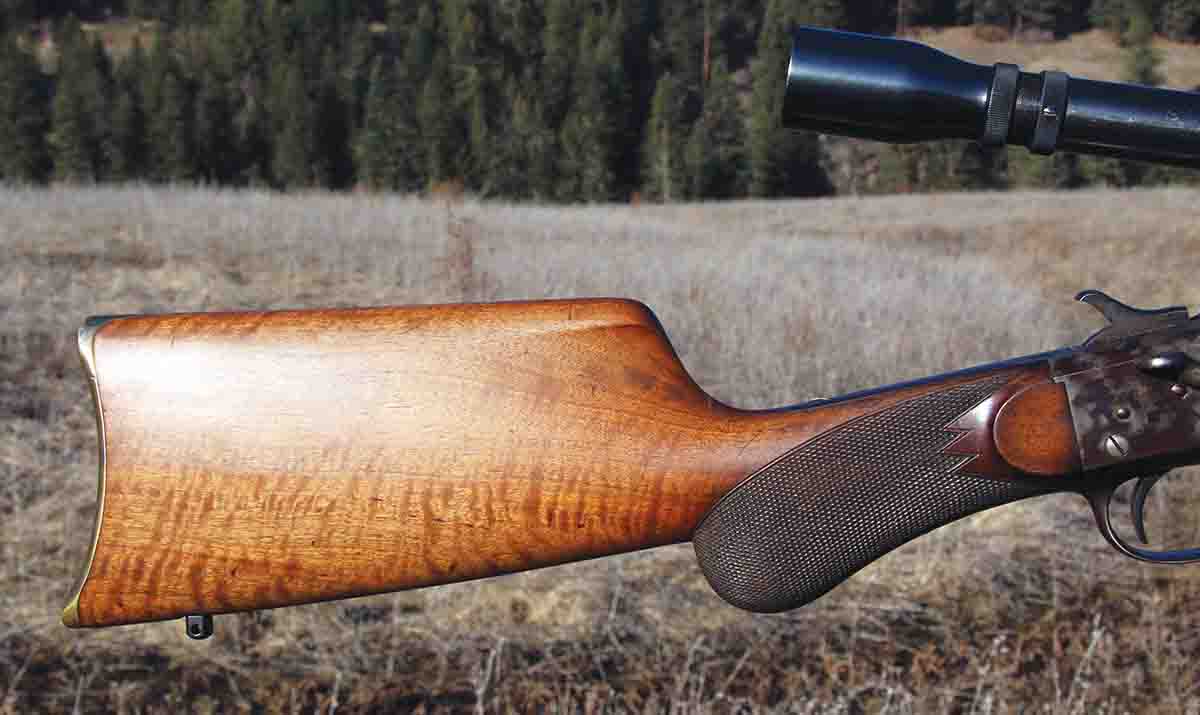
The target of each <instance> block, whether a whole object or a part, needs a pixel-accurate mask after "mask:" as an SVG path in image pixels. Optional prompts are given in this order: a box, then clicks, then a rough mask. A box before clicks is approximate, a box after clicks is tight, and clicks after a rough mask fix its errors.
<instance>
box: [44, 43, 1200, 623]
mask: <svg viewBox="0 0 1200 715" xmlns="http://www.w3.org/2000/svg"><path fill="white" fill-rule="evenodd" d="M906 63H907V64H906ZM1006 67H1010V66H1006V65H998V66H996V67H995V68H990V69H989V68H980V67H979V66H977V65H969V64H968V63H963V62H960V61H959V60H955V59H953V58H950V57H949V56H947V55H943V54H942V53H939V52H937V51H935V50H932V49H930V48H927V47H924V46H921V45H918V44H916V43H911V42H904V41H898V40H891V39H885V38H873V37H868V36H862V35H852V34H849V33H836V32H830V31H820V30H810V29H802V30H799V31H797V33H796V43H795V47H794V49H793V52H792V58H791V65H790V68H789V73H788V87H787V93H786V98H785V101H784V116H785V121H786V122H787V123H788V124H789V125H791V126H796V127H811V128H817V129H821V130H824V131H830V130H837V131H841V132H844V133H851V134H855V135H858V136H870V137H872V138H878V139H887V140H891V141H902V140H903V141H907V140H911V139H921V140H924V139H930V138H935V137H938V138H940V137H963V136H965V135H967V134H969V135H970V137H972V138H975V139H982V140H985V141H990V142H993V143H995V142H997V141H998V140H999V139H1000V138H1003V139H1004V141H1005V142H1010V143H1020V144H1024V145H1026V146H1030V147H1031V148H1032V149H1034V150H1036V151H1046V150H1050V151H1053V150H1054V149H1055V148H1057V147H1069V148H1072V149H1075V150H1080V151H1092V150H1096V151H1100V152H1102V153H1108V154H1112V155H1118V156H1124V157H1127V158H1153V159H1155V160H1161V161H1167V162H1172V163H1179V164H1185V165H1193V166H1194V165H1197V163H1200V160H1198V157H1200V98H1197V97H1195V96H1194V95H1190V94H1187V93H1182V92H1170V91H1167V90H1159V89H1153V88H1140V87H1128V86H1125V85H1105V86H1112V87H1117V88H1119V89H1118V90H1113V91H1112V92H1108V91H1107V90H1105V91H1101V89H1104V88H1103V87H1102V88H1101V89H1096V87H1097V86H1099V85H1103V83H1088V81H1087V80H1072V79H1069V78H1068V79H1067V80H1066V82H1065V85H1064V84H1063V82H1062V80H1061V78H1057V79H1056V78H1048V77H1049V75H1051V74H1052V73H1043V75H1041V76H1040V77H1038V76H1033V75H1026V74H1024V73H1021V72H1019V70H1018V71H1017V73H1016V75H1015V83H1014V81H1013V77H1014V75H1013V72H1012V71H1011V70H1009V69H1005V68H1006ZM1048 87H1049V88H1048ZM1064 87H1065V89H1064ZM1080 87H1082V88H1083V89H1079V88H1080ZM1006 88H1008V89H1006ZM1077 92H1082V94H1083V97H1084V100H1083V101H1080V102H1076V100H1075V98H1076V96H1077ZM1064 94H1065V97H1066V99H1061V97H1062V96H1063V95H1064ZM1035 96H1036V97H1037V102H1038V104H1037V105H1036V106H1034V100H1033V98H1034V97H1035ZM855 97H859V98H860V99H858V100H855V99H854V98H855ZM1006 103H1011V106H1010V107H1009V109H1010V110H1011V111H1006V110H1005V109H1004V106H1003V105H1004V104H1006ZM1122 103H1125V104H1128V105H1129V106H1125V104H1122ZM931 106H936V107H941V110H940V111H939V113H938V114H937V115H936V116H937V120H936V121H935V122H930V121H928V117H927V116H922V115H921V114H920V112H921V111H923V109H924V108H926V107H931ZM1155 107H1157V109H1155ZM1047 110H1049V111H1047ZM1118 110H1120V111H1122V112H1124V114H1122V115H1121V116H1123V117H1126V118H1127V117H1129V116H1135V117H1141V118H1143V119H1145V120H1146V121H1145V122H1144V123H1142V122H1136V123H1131V124H1129V125H1121V126H1120V127H1116V126H1115V124H1116V122H1117V120H1116V119H1115V118H1113V119H1112V120H1111V122H1110V123H1109V124H1108V125H1102V124H1098V123H1099V122H1100V120H1102V119H1104V118H1105V117H1111V116H1115V113H1116V112H1117V111H1118ZM1097 126H1101V129H1103V128H1104V126H1107V127H1108V129H1109V130H1111V131H1112V132H1113V133H1112V135H1111V136H1110V135H1108V134H1105V133H1104V131H1101V129H1097ZM1005 127H1007V129H1005ZM1118 129H1119V131H1118ZM968 130H970V131H968ZM1164 137H1170V138H1171V141H1165V140H1164ZM1078 297H1079V300H1081V301H1082V302H1084V303H1087V304H1089V305H1091V306H1093V307H1094V308H1096V309H1098V310H1099V311H1100V312H1101V313H1102V314H1103V316H1104V317H1105V318H1106V320H1107V323H1108V324H1107V326H1106V327H1105V328H1103V329H1102V330H1100V331H1099V332H1097V333H1096V334H1095V335H1093V336H1092V337H1091V338H1089V339H1088V340H1087V341H1086V342H1084V343H1083V344H1082V345H1079V346H1071V347H1066V348H1062V349H1059V350H1054V351H1051V352H1046V353H1041V354H1037V355H1031V356H1026V357H1021V358H1016V359H1012V360H1006V361H1002V362H997V363H992V364H988V365H982V366H979V367H975V368H971V369H967V370H962V371H958V372H953V373H948V374H943V375H937V376H933V377H929V378H926V379H923V380H918V381H914V382H906V383H901V384H897V385H891V386H887V387H882V388H879V389H875V390H869V391H864V392H857V393H853V394H849V395H844V396H841V397H838V398H834V399H822V400H816V401H812V402H808V403H804V404H801V405H796V406H793V407H788V408H781V409H774V410H742V409H737V408H734V407H731V406H728V405H725V404H722V403H720V402H718V401H716V400H714V399H713V398H712V397H710V396H709V395H707V394H705V393H704V391H703V390H702V389H701V388H700V387H699V386H698V385H697V384H696V383H695V381H693V380H692V378H691V377H690V376H689V375H688V373H687V371H686V370H685V368H684V367H683V365H682V364H681V362H680V361H679V358H678V357H677V355H676V354H675V351H674V350H673V348H672V346H671V343H670V341H669V339H668V338H667V335H666V333H665V332H664V330H663V328H662V326H661V325H660V324H659V322H658V320H657V319H656V318H655V316H654V314H653V313H652V312H651V310H650V309H649V308H648V307H646V306H645V305H642V304H641V303H638V302H636V301H631V300H619V299H588V300H558V301H537V302H514V303H493V304H475V305H440V306H410V307H392V308H363V309H344V310H307V311H278V312H243V313H193V314H174V315H139V316H115V317H97V318H91V319H89V320H88V321H87V322H86V323H85V325H84V327H83V328H82V329H81V330H80V332H79V349H80V354H81V356H82V358H83V362H84V365H85V367H86V371H87V374H88V377H89V379H90V382H91V386H92V393H93V396H94V399H95V403H96V416H97V428H98V431H99V435H100V475H99V499H98V504H97V513H96V523H95V527H94V529H93V542H92V547H91V553H90V556H89V559H88V563H87V565H86V567H85V569H84V572H83V575H82V577H81V579H80V581H79V583H78V585H77V587H76V589H75V592H74V595H73V597H72V599H71V601H70V603H69V604H68V606H67V607H66V609H65V610H64V613H63V622H64V623H65V624H66V625H68V626H71V627H98V626H113V625H119V624H130V623H140V622H146V621H154V620H163V619H170V618H178V617H185V618H186V632H187V633H188V635H189V636H191V637H195V638H202V637H207V636H208V635H210V634H211V633H212V630H213V624H212V614H217V613H228V612H236V611H246V610H255V609H264V608H275V607H281V606H290V605H296V604H302V603H311V602H316V601H324V600H331V599H339V598H349V597H354V596H361V595H366V594H373V593H383V592H390V591H396V590H401V589H409V588H419V587H425V586H433V585H438V584H446V583H451V582H457V581H463V580H468V579H476V578H485V577H489V576H495V575H499V574H504V573H512V572H516V571H522V570H526V569H533V568H539V567H543V566H549V565H553V564H560V563H565V562H570V561H578V560H582V559H588V558H596V557H600V556H606V555H611V554H617V553H623V552H629V551H635V550H639V549H645V548H651V547H655V546H660V545H666V544H673V543H679V542H686V541H692V542H693V543H694V546H695V551H696V555H697V558H698V561H699V564H700V568H701V570H702V571H703V573H704V575H705V576H706V577H707V579H708V580H709V582H710V583H711V584H712V586H713V588H714V589H715V590H716V592H717V593H718V594H720V595H721V596H722V597H723V598H725V599H726V600H727V601H729V602H731V603H732V604H734V605H736V606H739V607H742V608H746V609H749V610H753V611H760V612H778V611H782V610H786V609H790V608H795V607H798V606H801V605H803V604H806V603H809V602H811V601H812V600H814V599H816V598H818V597H820V596H822V595H823V594H825V593H827V592H828V591H830V590H831V589H833V588H834V587H836V586H837V585H838V584H839V583H841V582H843V581H844V580H845V579H847V578H849V577H850V576H851V575H853V574H854V573H855V572H856V571H858V570H859V569H861V568H862V567H863V566H865V565H867V564H868V563H870V562H871V561H873V560H875V559H877V558H879V557H881V556H882V555H884V554H886V553H887V552H889V551H891V550H892V549H895V548H897V547H898V546H900V545H902V544H904V543H906V542H908V541H911V540H912V539H915V538H917V537H919V536H920V535H922V534H924V533H927V532H929V531H931V530H933V529H936V528H938V527H940V526H942V525H944V524H947V523H950V522H952V521H955V520H957V519H960V518H962V517H964V516H967V515H969V514H973V513H976V512H978V511H981V510H984V509H988V508H991V507H996V506H1000V505H1003V504H1008V503H1011V502H1015V501H1018V500H1021V499H1025V498H1028V497H1033V496H1038V495H1044V494H1050V493H1056V492H1076V493H1080V494H1083V495H1085V496H1086V497H1087V498H1088V499H1089V500H1090V502H1091V504H1092V507H1093V510H1094V513H1095V517H1096V521H1097V524H1098V526H1099V528H1100V532H1101V534H1102V535H1103V537H1104V538H1105V539H1107V540H1108V542H1109V543H1111V544H1112V545H1113V546H1114V547H1115V548H1116V549H1118V550H1119V551H1120V552H1122V553H1124V554H1125V555H1127V556H1130V557H1132V558H1135V559H1138V560H1142V561H1149V562H1153V563H1189V562H1193V561H1196V560H1200V549H1190V550H1167V551H1155V550H1151V549H1148V548H1143V547H1142V546H1138V545H1136V544H1133V543H1130V542H1129V541H1127V540H1126V539H1125V538H1124V537H1123V536H1122V535H1121V534H1120V533H1118V531H1117V530H1116V529H1114V528H1113V525H1112V522H1111V518H1110V513H1109V512H1110V505H1111V504H1112V502H1113V495H1114V493H1115V491H1116V489H1117V487H1119V486H1121V485H1123V484H1125V483H1127V482H1136V488H1135V495H1134V498H1133V499H1132V500H1131V505H1130V508H1131V512H1132V516H1133V521H1134V524H1135V531H1136V535H1137V537H1138V540H1139V541H1141V542H1145V541H1146V539H1145V533H1144V531H1145V530H1144V528H1143V526H1142V521H1143V510H1144V507H1145V501H1146V497H1147V494H1148V493H1149V492H1150V490H1151V489H1152V488H1153V486H1154V484H1155V483H1156V478H1157V476H1158V475H1162V474H1164V473H1166V472H1168V471H1170V470H1172V469H1174V468H1176V467H1179V466H1182V465H1187V464H1194V463H1198V462H1200V396H1197V391H1200V316H1197V317H1189V316H1188V312H1187V310H1186V309H1184V308H1166V309H1162V310H1138V309H1135V308H1131V307H1129V306H1126V305H1124V304H1122V303H1120V302H1118V301H1116V300H1114V299H1113V298H1110V297H1108V296H1106V295H1104V294H1103V293H1100V292H1097V291H1087V292H1085V293H1082V294H1080V296H1078Z"/></svg>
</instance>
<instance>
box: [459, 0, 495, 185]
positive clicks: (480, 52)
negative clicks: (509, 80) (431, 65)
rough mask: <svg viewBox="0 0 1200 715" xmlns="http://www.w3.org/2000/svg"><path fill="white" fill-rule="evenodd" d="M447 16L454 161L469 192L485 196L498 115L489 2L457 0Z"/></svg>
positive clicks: (491, 166) (492, 162)
mask: <svg viewBox="0 0 1200 715" xmlns="http://www.w3.org/2000/svg"><path fill="white" fill-rule="evenodd" d="M453 10H454V11H455V12H454V15H453V16H450V17H447V21H446V25H447V27H448V28H449V32H450V38H449V39H450V48H449V60H450V66H451V68H452V69H451V71H452V72H453V83H454V90H453V96H454V99H453V105H454V107H455V109H456V113H457V115H458V116H459V117H461V118H462V120H463V125H462V131H463V133H464V135H465V139H466V141H465V144H464V145H463V146H462V147H460V151H459V153H458V156H457V157H456V160H455V163H456V164H457V165H458V166H459V170H460V175H461V177H462V178H463V179H464V181H465V183H466V185H467V186H468V187H469V188H471V189H472V190H473V191H476V192H479V193H483V194H487V193H490V191H491V190H490V187H489V184H490V179H491V177H490V173H491V171H492V169H493V164H494V161H495V154H494V152H493V145H494V144H495V141H496V134H495V127H494V126H493V123H494V122H495V121H496V119H495V118H496V117H498V116H499V115H500V113H501V112H500V105H499V102H498V99H499V92H498V88H497V77H496V74H495V73H496V68H497V67H499V66H500V65H501V64H502V63H501V60H502V57H501V52H500V49H499V47H498V45H497V38H496V36H495V33H494V30H493V27H492V22H491V14H490V12H489V6H488V3H486V2H483V0H460V4H458V5H457V6H456V7H454V8H453Z"/></svg>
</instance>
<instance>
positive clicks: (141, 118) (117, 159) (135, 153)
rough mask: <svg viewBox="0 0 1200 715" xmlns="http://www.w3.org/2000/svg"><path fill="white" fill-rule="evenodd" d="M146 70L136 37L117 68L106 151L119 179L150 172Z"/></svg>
mask: <svg viewBox="0 0 1200 715" xmlns="http://www.w3.org/2000/svg"><path fill="white" fill-rule="evenodd" d="M146 71H147V60H146V53H145V51H144V50H143V49H142V44H141V42H140V41H139V40H138V39H137V38H136V37H135V38H134V41H133V47H132V48H131V49H130V51H129V54H128V55H126V56H125V59H123V60H122V61H121V63H120V64H119V65H118V66H117V68H116V71H115V75H116V76H115V82H114V92H115V94H116V97H115V99H114V102H113V112H112V122H111V130H110V132H109V135H108V145H107V147H106V149H105V155H106V156H107V158H108V163H109V167H110V170H111V172H112V177H113V178H114V179H117V180H118V181H129V180H132V179H137V178H143V177H145V176H146V174H147V172H148V159H149V156H148V154H149V147H148V143H147V140H146V132H147V123H146V110H145V98H144V97H143V96H142V77H143V75H144V74H145V73H146Z"/></svg>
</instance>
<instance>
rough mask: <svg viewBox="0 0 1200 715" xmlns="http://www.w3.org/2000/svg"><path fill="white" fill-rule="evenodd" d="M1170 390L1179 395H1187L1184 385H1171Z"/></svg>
mask: <svg viewBox="0 0 1200 715" xmlns="http://www.w3.org/2000/svg"><path fill="white" fill-rule="evenodd" d="M1171 392H1173V393H1175V394H1176V395H1178V396H1179V397H1187V393H1188V389H1187V386H1186V385H1171Z"/></svg>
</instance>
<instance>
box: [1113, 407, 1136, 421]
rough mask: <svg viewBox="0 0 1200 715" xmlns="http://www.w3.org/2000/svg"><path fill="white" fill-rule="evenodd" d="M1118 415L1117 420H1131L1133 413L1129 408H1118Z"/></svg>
mask: <svg viewBox="0 0 1200 715" xmlns="http://www.w3.org/2000/svg"><path fill="white" fill-rule="evenodd" d="M1116 414H1117V419H1119V420H1127V419H1129V418H1130V416H1131V415H1132V414H1133V413H1132V412H1130V411H1129V408H1128V407H1118V408H1117V413H1116Z"/></svg>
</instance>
